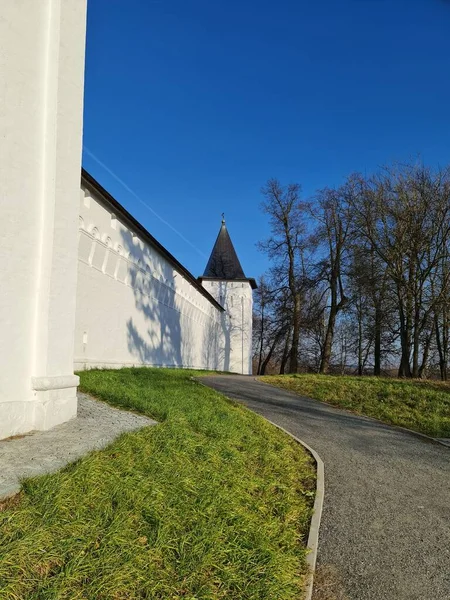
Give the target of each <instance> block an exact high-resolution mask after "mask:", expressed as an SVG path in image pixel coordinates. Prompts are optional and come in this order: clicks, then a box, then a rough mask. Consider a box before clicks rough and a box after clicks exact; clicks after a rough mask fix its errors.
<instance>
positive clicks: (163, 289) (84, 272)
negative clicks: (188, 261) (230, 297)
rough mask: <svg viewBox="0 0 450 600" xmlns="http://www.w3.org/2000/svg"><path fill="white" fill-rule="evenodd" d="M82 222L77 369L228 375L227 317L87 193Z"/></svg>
mask: <svg viewBox="0 0 450 600" xmlns="http://www.w3.org/2000/svg"><path fill="white" fill-rule="evenodd" d="M79 215H80V229H79V255H78V288H77V313H76V314H77V316H76V327H75V368H76V369H86V368H92V367H108V368H111V367H112V368H115V367H117V368H118V367H122V366H130V365H155V366H167V367H184V368H189V367H192V368H207V369H223V368H224V360H223V359H224V357H223V354H222V353H221V352H220V339H221V336H222V325H221V322H222V315H223V311H222V310H221V309H220V308H219V307H217V306H216V305H214V304H213V303H212V302H211V301H210V300H209V299H208V298H207V297H205V295H203V294H202V293H201V291H199V290H198V289H197V288H196V287H195V286H194V285H193V284H192V283H191V281H188V279H187V277H186V275H185V274H183V273H182V272H181V269H178V268H177V267H176V265H174V264H173V263H171V262H170V260H168V259H167V257H166V256H164V255H163V254H162V253H161V252H160V251H159V249H158V248H156V247H155V246H153V245H152V244H151V243H149V242H148V240H145V239H144V237H145V236H143V235H142V232H140V231H139V230H138V229H137V228H136V227H134V225H133V223H131V222H130V221H128V220H127V218H126V217H125V216H124V215H121V214H115V212H114V207H113V206H112V205H111V204H110V203H109V202H108V201H107V200H106V199H105V198H104V197H102V196H101V195H100V194H98V193H97V191H96V190H94V189H92V188H91V187H90V186H86V185H84V186H83V187H82V190H81V195H80V202H79Z"/></svg>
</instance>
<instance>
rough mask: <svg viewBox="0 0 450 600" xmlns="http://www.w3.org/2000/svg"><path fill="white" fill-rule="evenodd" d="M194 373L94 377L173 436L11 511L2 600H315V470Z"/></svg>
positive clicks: (78, 467) (50, 480) (92, 467)
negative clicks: (309, 553)
mask: <svg viewBox="0 0 450 600" xmlns="http://www.w3.org/2000/svg"><path fill="white" fill-rule="evenodd" d="M192 374H193V373H192V372H186V371H178V370H170V371H169V370H165V369H123V370H119V371H89V372H83V373H80V376H81V388H82V390H83V391H85V392H88V393H91V394H92V395H95V396H97V397H98V398H101V399H103V400H105V401H106V402H108V403H110V404H113V405H115V406H118V407H122V408H127V409H132V410H135V411H139V412H141V413H144V414H146V415H149V416H151V417H154V418H156V419H157V420H158V421H160V424H159V425H157V426H156V427H150V428H145V429H143V430H141V431H139V432H135V433H130V434H125V435H123V436H122V437H121V438H119V439H118V440H117V441H116V442H115V443H113V444H112V445H111V446H110V447H108V448H107V449H105V450H103V451H97V452H93V453H91V454H90V455H88V456H87V457H85V458H84V459H82V460H80V461H78V462H77V463H75V464H72V465H70V466H69V467H67V468H66V469H64V470H63V471H61V472H59V473H57V474H54V475H50V476H44V477H40V478H36V479H32V480H28V481H27V482H25V484H24V491H23V492H22V493H21V496H20V499H19V501H17V500H16V501H13V502H9V503H8V502H7V503H6V504H4V505H3V507H2V506H1V505H0V598H1V599H2V600H18V599H20V600H22V599H26V600H38V599H39V600H50V599H52V600H56V599H58V600H65V599H67V600H76V599H79V600H81V599H84V600H87V599H89V600H90V599H92V600H94V599H95V600H103V599H104V600H106V599H108V600H111V599H112V600H119V599H124V600H125V599H127V600H129V599H144V598H161V599H164V600H170V599H175V598H183V599H185V600H200V599H221V598H224V599H239V600H242V599H255V600H256V599H258V600H259V599H267V600H269V599H270V600H283V599H290V600H291V599H294V598H295V599H296V600H297V599H298V598H301V597H302V595H301V585H302V581H303V577H304V573H305V570H306V566H305V543H306V538H307V534H308V526H309V520H310V516H311V510H312V508H311V507H312V502H313V492H312V491H311V490H313V489H314V486H315V470H314V466H313V463H312V460H311V458H310V457H309V455H308V454H306V452H304V451H303V449H302V448H301V447H299V446H298V445H297V444H296V443H295V442H293V441H292V440H291V439H290V438H289V437H288V436H286V435H284V434H283V433H282V432H280V431H278V430H277V429H275V428H274V427H273V426H271V425H270V424H268V423H267V422H265V421H264V420H263V419H261V418H260V417H258V416H256V415H254V414H253V413H251V412H249V411H247V410H246V409H244V408H242V407H241V406H238V405H237V404H234V403H232V402H230V401H228V400H227V399H225V398H224V397H223V396H221V395H220V394H218V393H217V392H214V391H212V390H210V389H208V388H205V387H203V386H202V385H200V384H199V383H197V382H195V381H193V380H192V379H191V376H192Z"/></svg>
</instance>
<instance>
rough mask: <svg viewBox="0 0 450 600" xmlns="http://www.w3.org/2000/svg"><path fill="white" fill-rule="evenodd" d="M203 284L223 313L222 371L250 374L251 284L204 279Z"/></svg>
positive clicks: (221, 339) (221, 340)
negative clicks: (222, 309) (221, 307)
mask: <svg viewBox="0 0 450 600" xmlns="http://www.w3.org/2000/svg"><path fill="white" fill-rule="evenodd" d="M202 285H203V287H204V288H205V289H206V290H207V291H208V292H209V293H210V294H211V296H212V297H213V298H214V299H215V300H217V301H218V302H219V303H220V304H221V305H222V306H223V307H224V308H225V310H226V312H225V314H222V319H221V336H220V344H219V347H220V349H219V353H220V356H221V359H222V363H223V364H222V368H221V370H223V371H231V372H232V373H240V374H242V375H251V373H252V323H253V293H252V288H251V285H250V283H249V282H248V281H215V280H209V279H204V280H203V281H202Z"/></svg>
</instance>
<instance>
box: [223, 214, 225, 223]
mask: <svg viewBox="0 0 450 600" xmlns="http://www.w3.org/2000/svg"><path fill="white" fill-rule="evenodd" d="M222 225H225V213H222Z"/></svg>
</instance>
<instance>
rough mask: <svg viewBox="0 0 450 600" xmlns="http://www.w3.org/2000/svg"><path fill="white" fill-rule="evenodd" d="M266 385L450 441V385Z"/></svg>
mask: <svg viewBox="0 0 450 600" xmlns="http://www.w3.org/2000/svg"><path fill="white" fill-rule="evenodd" d="M262 379H263V381H266V382H267V383H271V384H273V385H277V386H279V387H283V388H285V389H288V390H290V391H292V392H296V393H298V394H302V395H304V396H309V397H311V398H316V399H317V400H324V401H325V402H329V403H330V404H333V405H335V406H339V407H341V408H346V409H349V410H351V411H354V412H356V413H358V414H361V415H367V416H369V417H375V418H377V419H380V420H381V421H384V422H385V423H391V424H393V425H400V426H402V427H408V428H409V429H413V430H415V431H418V432H420V433H426V434H428V435H431V436H435V437H450V385H448V384H443V383H440V382H436V381H417V380H414V381H406V380H402V379H384V378H378V377H348V376H333V375H284V376H267V377H263V378H262Z"/></svg>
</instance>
